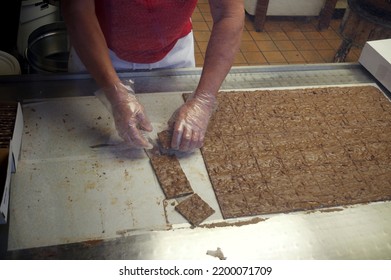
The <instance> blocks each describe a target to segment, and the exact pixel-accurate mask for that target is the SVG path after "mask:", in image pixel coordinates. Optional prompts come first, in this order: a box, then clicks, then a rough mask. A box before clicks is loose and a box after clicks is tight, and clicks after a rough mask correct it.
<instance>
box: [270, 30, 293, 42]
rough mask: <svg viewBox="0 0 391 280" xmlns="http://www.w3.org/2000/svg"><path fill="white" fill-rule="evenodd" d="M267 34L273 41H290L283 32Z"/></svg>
mask: <svg viewBox="0 0 391 280" xmlns="http://www.w3.org/2000/svg"><path fill="white" fill-rule="evenodd" d="M267 33H268V34H269V36H270V38H272V40H273V41H285V40H289V38H288V36H287V35H286V34H285V32H283V31H268V32H267Z"/></svg>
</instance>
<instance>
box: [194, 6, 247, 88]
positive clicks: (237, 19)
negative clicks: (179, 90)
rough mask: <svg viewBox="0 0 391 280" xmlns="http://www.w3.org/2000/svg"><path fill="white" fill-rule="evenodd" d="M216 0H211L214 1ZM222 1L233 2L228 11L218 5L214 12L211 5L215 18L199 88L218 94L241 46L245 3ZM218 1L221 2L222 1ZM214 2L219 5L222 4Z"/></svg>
mask: <svg viewBox="0 0 391 280" xmlns="http://www.w3.org/2000/svg"><path fill="white" fill-rule="evenodd" d="M213 1H214V0H210V2H211V3H213ZM223 1H226V2H232V5H231V7H230V9H229V11H228V12H227V11H226V10H225V9H227V8H225V7H222V8H220V7H216V10H215V11H214V12H213V8H212V15H213V17H214V19H215V21H214V25H213V29H212V34H211V37H210V40H209V43H208V48H207V50H206V54H205V62H204V66H203V71H202V75H201V79H200V82H199V85H198V87H197V90H196V91H204V92H210V93H211V94H216V93H217V91H218V90H219V88H220V86H221V84H222V82H223V81H224V79H225V77H226V75H227V74H228V72H229V71H230V69H231V66H232V64H233V61H234V59H235V56H236V54H237V52H238V50H239V47H240V42H241V36H242V30H243V24H244V7H243V2H242V1H241V0H233V1H231V0H229V1H228V0H223ZM216 2H219V0H217V1H216ZM212 5H213V4H212ZM215 5H217V6H219V4H215ZM223 5H230V4H223Z"/></svg>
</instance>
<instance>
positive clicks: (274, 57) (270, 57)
mask: <svg viewBox="0 0 391 280" xmlns="http://www.w3.org/2000/svg"><path fill="white" fill-rule="evenodd" d="M263 55H264V56H265V58H266V60H267V62H269V64H276V63H279V64H282V63H287V61H286V59H285V57H284V56H283V55H282V53H281V52H276V51H273V52H263Z"/></svg>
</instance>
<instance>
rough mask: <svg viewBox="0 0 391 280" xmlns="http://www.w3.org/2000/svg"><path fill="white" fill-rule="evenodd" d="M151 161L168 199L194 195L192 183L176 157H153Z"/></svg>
mask: <svg viewBox="0 0 391 280" xmlns="http://www.w3.org/2000/svg"><path fill="white" fill-rule="evenodd" d="M150 160H151V164H152V167H153V169H154V171H155V174H156V177H157V179H158V181H159V184H160V186H161V188H162V190H163V192H164V194H165V196H166V198H167V199H172V198H177V197H181V196H185V195H189V194H192V193H193V189H192V188H191V185H190V182H189V181H188V179H187V177H186V175H185V173H184V172H183V170H182V168H181V166H180V163H179V160H178V158H177V157H176V156H175V155H151V157H150Z"/></svg>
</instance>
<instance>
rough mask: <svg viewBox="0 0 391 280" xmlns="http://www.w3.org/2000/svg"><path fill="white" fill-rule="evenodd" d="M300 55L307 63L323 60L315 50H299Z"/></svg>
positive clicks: (322, 61) (321, 61)
mask: <svg viewBox="0 0 391 280" xmlns="http://www.w3.org/2000/svg"><path fill="white" fill-rule="evenodd" d="M300 53H301V56H302V57H303V58H304V59H305V61H306V62H307V63H324V62H325V61H324V60H323V58H322V57H321V56H320V54H319V53H318V52H317V51H315V50H309V51H300Z"/></svg>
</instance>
